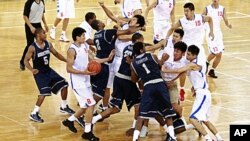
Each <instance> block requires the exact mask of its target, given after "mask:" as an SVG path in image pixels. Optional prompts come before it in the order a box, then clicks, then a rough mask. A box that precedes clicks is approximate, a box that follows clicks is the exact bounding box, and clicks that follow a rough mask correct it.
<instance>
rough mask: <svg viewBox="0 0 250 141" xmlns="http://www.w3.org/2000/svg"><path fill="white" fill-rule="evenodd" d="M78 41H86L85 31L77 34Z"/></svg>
mask: <svg viewBox="0 0 250 141" xmlns="http://www.w3.org/2000/svg"><path fill="white" fill-rule="evenodd" d="M77 41H79V43H84V42H85V33H83V34H82V35H81V36H77Z"/></svg>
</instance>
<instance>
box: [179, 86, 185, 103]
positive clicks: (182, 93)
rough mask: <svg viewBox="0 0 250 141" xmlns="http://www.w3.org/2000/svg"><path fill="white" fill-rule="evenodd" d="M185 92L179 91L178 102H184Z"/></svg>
mask: <svg viewBox="0 0 250 141" xmlns="http://www.w3.org/2000/svg"><path fill="white" fill-rule="evenodd" d="M184 95H185V91H184V89H180V101H184V100H185V96H184Z"/></svg>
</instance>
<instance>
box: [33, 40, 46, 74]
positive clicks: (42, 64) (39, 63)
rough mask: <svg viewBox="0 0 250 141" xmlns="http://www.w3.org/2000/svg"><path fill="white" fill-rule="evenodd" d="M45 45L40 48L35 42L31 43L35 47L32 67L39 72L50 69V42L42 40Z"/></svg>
mask: <svg viewBox="0 0 250 141" xmlns="http://www.w3.org/2000/svg"><path fill="white" fill-rule="evenodd" d="M44 44H45V46H44V48H43V49H41V48H40V47H39V46H38V45H37V43H36V42H34V43H33V44H32V46H34V48H35V53H34V55H35V56H34V57H33V68H34V69H38V70H39V71H40V72H46V71H48V70H50V66H49V60H50V44H49V42H47V41H45V42H44Z"/></svg>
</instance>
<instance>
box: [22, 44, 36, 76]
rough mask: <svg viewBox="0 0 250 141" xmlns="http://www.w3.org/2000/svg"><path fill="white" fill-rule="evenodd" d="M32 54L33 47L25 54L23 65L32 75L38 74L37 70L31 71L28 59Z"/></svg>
mask: <svg viewBox="0 0 250 141" xmlns="http://www.w3.org/2000/svg"><path fill="white" fill-rule="evenodd" d="M34 52H35V48H34V46H30V47H29V49H28V52H27V53H26V55H25V58H24V65H25V67H26V68H28V69H29V70H30V71H31V72H32V73H33V74H37V73H38V70H37V69H33V68H32V67H31V65H30V62H29V61H30V59H31V58H32V56H33V55H34Z"/></svg>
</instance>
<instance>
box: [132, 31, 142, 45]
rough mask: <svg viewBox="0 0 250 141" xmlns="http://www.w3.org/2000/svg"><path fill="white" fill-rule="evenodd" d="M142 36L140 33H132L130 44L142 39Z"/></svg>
mask: <svg viewBox="0 0 250 141" xmlns="http://www.w3.org/2000/svg"><path fill="white" fill-rule="evenodd" d="M142 37H143V35H142V34H141V33H134V34H133V36H132V42H133V43H135V42H136V40H138V39H140V38H142Z"/></svg>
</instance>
